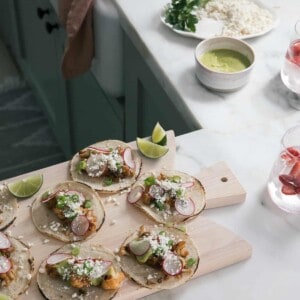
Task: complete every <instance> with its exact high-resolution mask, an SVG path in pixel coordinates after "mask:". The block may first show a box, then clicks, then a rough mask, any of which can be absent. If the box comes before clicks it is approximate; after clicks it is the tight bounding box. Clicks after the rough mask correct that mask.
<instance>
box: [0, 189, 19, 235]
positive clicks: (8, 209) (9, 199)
mask: <svg viewBox="0 0 300 300" xmlns="http://www.w3.org/2000/svg"><path fill="white" fill-rule="evenodd" d="M17 208H18V203H17V199H16V198H15V197H14V196H13V195H12V194H11V193H10V192H9V191H8V188H7V186H5V185H0V230H4V229H5V228H7V227H8V226H9V225H11V224H12V223H13V222H14V220H15V219H16V214H17Z"/></svg>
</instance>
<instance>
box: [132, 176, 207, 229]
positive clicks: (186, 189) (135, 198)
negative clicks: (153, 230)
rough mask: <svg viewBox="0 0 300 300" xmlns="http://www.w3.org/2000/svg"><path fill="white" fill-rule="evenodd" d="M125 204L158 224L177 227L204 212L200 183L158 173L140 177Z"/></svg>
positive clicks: (203, 194) (192, 178)
mask: <svg viewBox="0 0 300 300" xmlns="http://www.w3.org/2000/svg"><path fill="white" fill-rule="evenodd" d="M127 200H128V202H129V203H130V204H133V205H135V206H137V207H139V208H140V209H142V210H143V211H144V212H146V213H147V214H148V215H149V216H150V217H152V218H153V219H154V220H155V221H157V222H159V223H164V224H167V223H180V222H183V221H185V220H188V219H191V218H193V217H195V216H196V215H198V214H199V213H200V212H201V211H202V210H203V209H204V208H205V191H204V188H203V186H202V184H201V182H200V181H199V180H198V179H196V178H194V177H192V176H190V175H188V174H185V173H182V172H178V171H170V170H169V171H168V170H161V171H155V172H149V173H146V174H143V175H142V176H141V177H140V178H139V180H138V181H137V182H136V183H135V184H134V185H133V186H132V188H131V191H130V193H129V194H128V196H127Z"/></svg>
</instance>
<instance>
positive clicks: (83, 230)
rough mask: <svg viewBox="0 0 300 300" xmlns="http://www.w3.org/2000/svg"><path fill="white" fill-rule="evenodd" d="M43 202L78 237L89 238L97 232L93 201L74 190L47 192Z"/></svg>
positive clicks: (42, 199)
mask: <svg viewBox="0 0 300 300" xmlns="http://www.w3.org/2000/svg"><path fill="white" fill-rule="evenodd" d="M41 202H42V203H43V205H45V206H46V207H47V208H48V209H50V210H51V211H52V212H53V213H54V214H55V215H56V216H57V217H58V218H59V219H60V220H61V221H62V222H63V224H64V225H65V226H68V227H70V229H71V231H72V232H73V234H74V235H76V236H87V235H90V234H92V233H94V232H96V230H97V218H96V216H95V214H94V211H93V209H92V201H91V200H90V199H86V198H85V197H84V195H83V194H82V193H80V192H78V191H73V190H67V189H65V190H59V191H56V192H54V193H51V194H49V192H46V193H45V194H44V195H43V196H42V198H41Z"/></svg>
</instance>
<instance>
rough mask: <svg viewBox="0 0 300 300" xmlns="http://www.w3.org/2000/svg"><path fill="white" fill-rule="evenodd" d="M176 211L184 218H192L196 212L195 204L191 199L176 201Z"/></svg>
mask: <svg viewBox="0 0 300 300" xmlns="http://www.w3.org/2000/svg"><path fill="white" fill-rule="evenodd" d="M175 209H176V210H177V211H178V213H180V214H181V215H183V216H192V215H193V213H194V211H195V203H194V202H193V200H192V199H191V198H187V199H176V200H175Z"/></svg>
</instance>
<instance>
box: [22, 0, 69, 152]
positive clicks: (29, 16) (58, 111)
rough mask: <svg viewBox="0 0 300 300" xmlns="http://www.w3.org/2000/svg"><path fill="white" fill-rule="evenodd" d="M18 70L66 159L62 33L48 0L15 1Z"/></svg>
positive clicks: (66, 136) (67, 133) (66, 121)
mask: <svg viewBox="0 0 300 300" xmlns="http://www.w3.org/2000/svg"><path fill="white" fill-rule="evenodd" d="M16 10H17V16H18V20H17V22H18V28H19V37H20V40H21V47H20V52H21V53H20V59H19V62H20V63H21V67H22V69H23V71H24V73H25V74H26V77H27V78H28V80H29V82H30V84H31V85H32V87H33V88H34V90H35V92H36V93H37V95H38V99H39V100H40V103H41V104H42V106H43V108H44V111H45V112H46V113H47V116H48V120H49V122H50V125H51V128H52V129H53V131H54V133H55V135H56V138H57V140H58V143H59V144H60V145H61V147H62V149H63V150H64V152H65V154H66V156H70V154H71V153H72V148H71V135H70V133H71V132H70V125H71V124H70V116H69V110H68V99H67V97H66V92H65V82H64V80H63V78H62V75H61V73H60V60H61V56H62V53H63V38H64V37H63V33H62V30H61V29H60V28H59V27H58V20H57V17H56V15H55V13H54V11H53V10H52V9H51V7H50V5H49V3H48V1H47V0H36V1H22V0H19V1H16Z"/></svg>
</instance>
